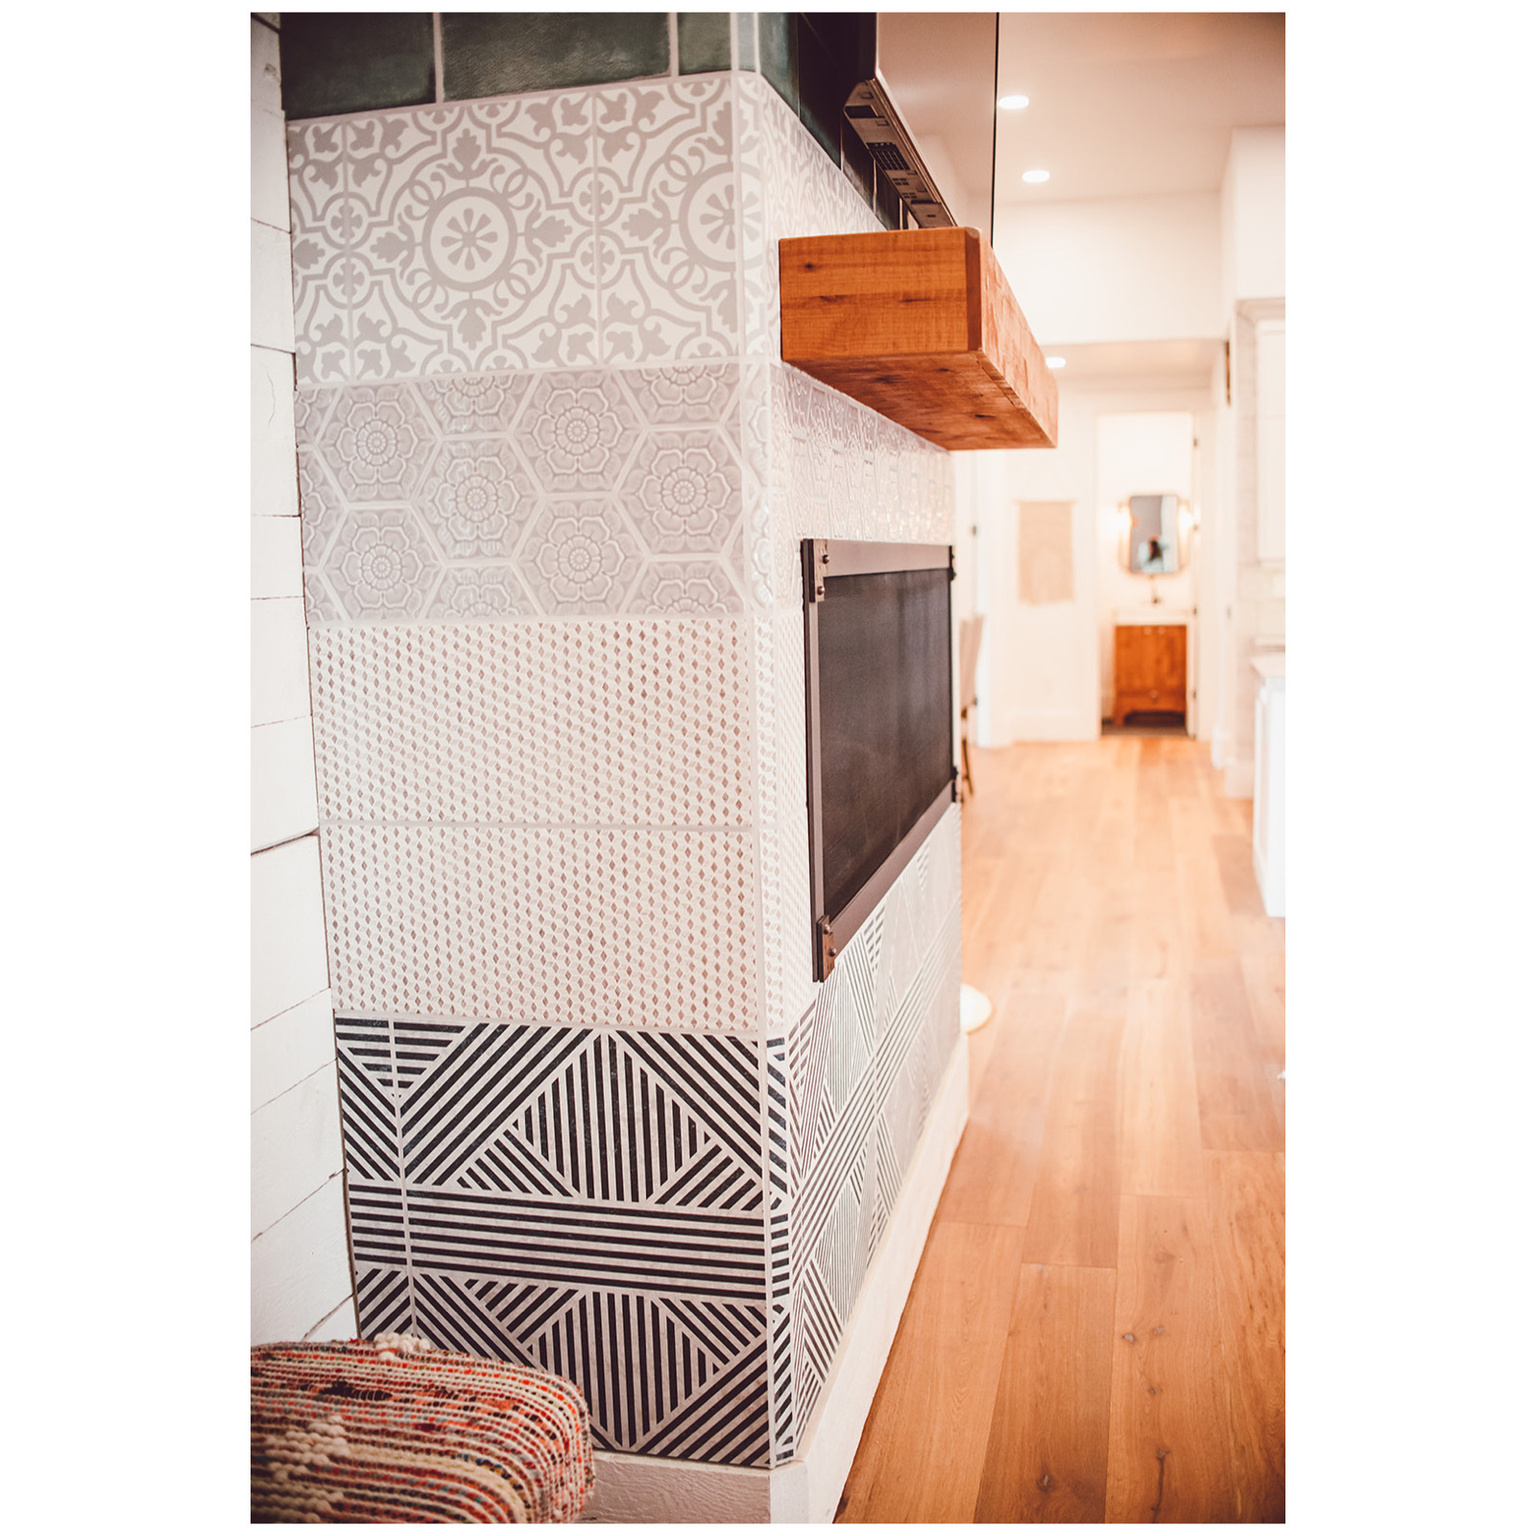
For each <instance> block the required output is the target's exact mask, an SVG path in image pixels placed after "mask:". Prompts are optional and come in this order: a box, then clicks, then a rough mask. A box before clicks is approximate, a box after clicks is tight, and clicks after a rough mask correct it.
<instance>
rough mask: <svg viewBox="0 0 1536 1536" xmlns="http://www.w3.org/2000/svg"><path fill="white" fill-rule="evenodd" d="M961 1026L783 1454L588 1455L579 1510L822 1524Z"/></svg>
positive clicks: (934, 1186) (879, 1341)
mask: <svg viewBox="0 0 1536 1536" xmlns="http://www.w3.org/2000/svg"><path fill="white" fill-rule="evenodd" d="M969 1062H970V1057H969V1053H968V1049H967V1046H966V1043H965V1036H964V1035H960V1036H957V1039H956V1044H955V1050H954V1054H953V1055H952V1056H951V1057H950V1061H949V1066H948V1067H947V1068H946V1069H945V1073H944V1079H943V1082H942V1083H941V1085H940V1087H939V1092H938V1096H937V1097H936V1098H935V1100H934V1105H933V1109H932V1111H931V1112H930V1113H929V1116H928V1124H927V1125H926V1126H924V1127H923V1134H922V1136H921V1137H920V1138H919V1139H918V1143H917V1150H916V1152H915V1154H914V1155H913V1158H912V1167H911V1170H910V1172H909V1173H908V1174H907V1179H906V1183H905V1184H903V1185H902V1189H901V1193H900V1195H898V1196H897V1198H896V1207H895V1209H894V1210H893V1211H892V1212H891V1220H890V1224H889V1225H888V1226H887V1227H886V1229H885V1235H884V1236H883V1237H882V1238H881V1239H880V1246H879V1247H878V1248H877V1249H876V1250H875V1254H874V1257H873V1258H872V1259H871V1260H870V1264H869V1269H868V1271H867V1272H866V1273H865V1276H864V1284H863V1286H862V1287H861V1288H860V1291H859V1297H858V1300H857V1301H856V1302H855V1303H854V1306H853V1313H852V1315H851V1316H850V1317H849V1319H848V1324H847V1326H846V1327H845V1328H844V1329H843V1337H842V1342H841V1343H840V1344H839V1345H838V1349H837V1353H836V1354H835V1355H834V1356H833V1358H832V1367H831V1370H830V1371H829V1372H828V1374H827V1382H826V1385H825V1387H823V1389H822V1393H821V1397H820V1399H819V1401H818V1402H817V1405H816V1411H815V1412H814V1413H813V1414H812V1415H811V1420H810V1423H809V1424H808V1425H807V1426H806V1429H805V1433H804V1434H803V1435H802V1436H801V1440H800V1455H799V1456H798V1457H797V1458H796V1459H795V1460H794V1461H792V1462H790V1463H788V1465H786V1466H782V1467H776V1468H775V1469H774V1470H773V1471H771V1472H768V1471H764V1470H763V1469H761V1468H752V1467H714V1466H709V1465H706V1464H705V1463H703V1462H696V1461H667V1460H663V1459H662V1458H660V1457H651V1456H620V1455H616V1454H611V1453H609V1452H607V1451H599V1452H597V1455H596V1458H595V1459H596V1462H597V1483H596V1486H595V1487H594V1488H593V1490H592V1497H591V1499H590V1500H589V1501H588V1504H587V1508H586V1510H585V1511H584V1512H583V1515H582V1519H583V1520H584V1521H588V1520H590V1521H594V1522H597V1523H601V1524H616V1523H623V1524H636V1525H655V1524H678V1525H696V1524H701V1523H702V1524H758V1523H762V1522H767V1521H773V1522H774V1523H776V1524H794V1525H805V1524H817V1525H825V1524H829V1523H830V1522H831V1520H832V1517H833V1516H834V1515H835V1514H836V1513H837V1504H838V1500H839V1499H840V1498H841V1497H842V1494H843V1485H844V1484H845V1483H846V1482H847V1481H848V1471H849V1468H850V1467H852V1465H853V1458H854V1454H855V1453H856V1452H857V1450H858V1448H859V1437H860V1436H861V1435H862V1434H863V1433H864V1421H865V1419H866V1418H868V1416H869V1405H870V1404H871V1403H872V1402H873V1401H874V1398H875V1389H876V1388H877V1387H878V1386H879V1385H880V1377H881V1374H882V1373H883V1372H884V1370H885V1362H886V1357H887V1356H888V1355H889V1354H890V1352H891V1344H892V1343H893V1342H894V1341H895V1338H896V1329H897V1326H898V1325H899V1324H900V1322H901V1314H902V1309H903V1308H904V1307H905V1306H906V1304H907V1295H908V1293H909V1292H910V1291H911V1289H912V1280H913V1277H914V1276H915V1275H916V1274H917V1266H918V1261H919V1260H920V1259H921V1258H922V1256H923V1248H924V1246H925V1245H926V1244H927V1241H928V1228H929V1226H930V1225H931V1224H932V1222H933V1213H934V1211H935V1210H937V1209H938V1204H939V1196H940V1195H941V1194H943V1192H944V1183H945V1180H946V1179H948V1177H949V1165H950V1163H951V1161H952V1160H953V1159H954V1155H955V1148H956V1147H958V1146H959V1145H960V1137H961V1134H962V1133H963V1132H964V1130H965V1122H966V1119H967V1117H968V1115H969V1112H970V1111H969V1101H970V1081H969Z"/></svg>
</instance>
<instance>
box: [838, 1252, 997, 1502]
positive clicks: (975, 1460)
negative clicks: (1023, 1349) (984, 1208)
mask: <svg viewBox="0 0 1536 1536" xmlns="http://www.w3.org/2000/svg"><path fill="white" fill-rule="evenodd" d="M1022 1241H1023V1233H1022V1231H1020V1229H1019V1228H1017V1227H984V1226H972V1225H969V1224H965V1223H958V1222H935V1223H934V1225H933V1228H932V1230H931V1232H930V1233H929V1236H928V1246H927V1247H926V1248H925V1249H924V1250H923V1258H922V1262H921V1263H920V1264H919V1266H918V1270H917V1277H916V1279H915V1280H914V1281H913V1282H912V1293H911V1295H910V1296H909V1297H908V1299H907V1306H906V1310H905V1311H904V1312H903V1313H902V1317H901V1325H900V1327H899V1328H898V1329H897V1331H896V1341H895V1343H894V1344H892V1346H891V1355H890V1359H889V1360H888V1361H887V1362H886V1367H885V1374H884V1375H883V1376H882V1377H881V1378H880V1386H879V1388H878V1390H877V1391H876V1393H875V1400H874V1403H873V1404H872V1405H871V1407H870V1410H869V1418H868V1419H867V1420H866V1421H865V1424H864V1435H863V1438H862V1440H861V1441H860V1443H859V1452H858V1454H857V1455H856V1456H855V1458H854V1463H853V1470H852V1472H851V1473H850V1474H849V1477H848V1483H847V1486H846V1488H845V1489H844V1491H843V1504H842V1506H841V1508H840V1509H839V1511H838V1515H837V1518H838V1520H839V1521H879V1522H895V1523H911V1522H923V1523H942V1524H954V1523H959V1522H965V1521H969V1520H970V1519H971V1516H972V1514H973V1513H974V1511H975V1508H976V1497H977V1493H978V1491H979V1489H980V1485H981V1469H982V1466H983V1464H984V1462H985V1460H986V1452H987V1432H986V1427H987V1425H989V1424H990V1422H991V1419H992V1408H993V1402H994V1399H995V1398H996V1395H997V1383H998V1376H999V1374H1000V1373H1001V1370H1002V1363H1003V1353H1004V1350H1003V1344H1004V1340H1005V1339H1006V1338H1007V1334H1008V1324H1009V1319H1010V1317H1011V1315H1012V1311H1013V1298H1014V1291H1015V1289H1016V1287H1017V1281H1018V1274H1019V1248H1020V1244H1021V1243H1022ZM914 1422H917V1423H921V1424H923V1425H924V1426H925V1430H926V1432H925V1433H923V1434H921V1435H918V1436H913V1435H912V1434H910V1433H909V1432H908V1430H909V1426H910V1425H912V1424H913V1423H914ZM866 1448H868V1450H869V1452H870V1454H868V1455H866V1454H865V1451H866Z"/></svg>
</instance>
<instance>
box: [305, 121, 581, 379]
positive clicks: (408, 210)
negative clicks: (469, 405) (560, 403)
mask: <svg viewBox="0 0 1536 1536" xmlns="http://www.w3.org/2000/svg"><path fill="white" fill-rule="evenodd" d="M592 118H593V102H592V99H591V93H590V92H577V93H563V94H558V95H552V96H542V97H537V98H506V99H501V100H497V101H484V102H468V103H454V104H452V105H441V106H434V107H421V108H415V109H410V110H406V111H399V112H381V113H368V114H362V115H358V116H356V117H349V118H343V119H321V120H316V121H312V122H306V123H295V124H290V126H289V130H288V142H289V187H290V198H291V202H292V207H293V214H294V219H293V225H294V228H293V254H294V264H295V270H294V286H295V308H296V312H297V320H298V327H297V348H298V369H299V377H300V379H301V380H306V381H314V382H324V381H328V380H335V381H337V382H352V381H357V380H364V379H387V378H401V377H411V376H416V375H421V374H425V373H441V372H450V371H462V372H466V373H470V372H480V371H485V370H488V369H494V368H519V367H523V368H525V367H534V366H540V365H542V366H546V367H549V366H558V365H559V364H561V363H572V362H582V361H585V362H589V363H590V362H595V361H596V360H597V331H596V324H595V320H596V315H595V304H594V296H593V294H592V291H591V290H592V276H593V265H594V252H593V236H594V230H593V224H592V211H593V180H592V139H591V125H592Z"/></svg>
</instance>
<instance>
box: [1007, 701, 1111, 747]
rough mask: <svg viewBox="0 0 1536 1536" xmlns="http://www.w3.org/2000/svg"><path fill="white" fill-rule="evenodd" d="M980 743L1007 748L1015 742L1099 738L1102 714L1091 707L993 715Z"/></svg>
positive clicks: (1029, 710)
mask: <svg viewBox="0 0 1536 1536" xmlns="http://www.w3.org/2000/svg"><path fill="white" fill-rule="evenodd" d="M992 725H993V728H992V730H991V731H989V732H988V734H987V736H986V737H985V739H983V740H982V741H981V742H980V743H979V745H981V746H984V747H1007V746H1012V744H1013V743H1014V742H1016V741H1097V740H1098V737H1099V716H1098V713H1097V712H1096V711H1095V710H1094V709H1092V708H1089V709H1020V710H1014V711H1011V712H1010V713H1009V714H1008V715H1006V716H1003V717H999V716H997V715H994V716H993V720H992Z"/></svg>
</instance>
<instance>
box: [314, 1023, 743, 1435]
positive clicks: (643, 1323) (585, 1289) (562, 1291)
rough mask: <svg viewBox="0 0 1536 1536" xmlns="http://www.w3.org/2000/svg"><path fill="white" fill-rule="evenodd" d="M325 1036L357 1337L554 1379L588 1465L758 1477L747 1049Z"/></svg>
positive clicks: (377, 1034) (386, 1033)
mask: <svg viewBox="0 0 1536 1536" xmlns="http://www.w3.org/2000/svg"><path fill="white" fill-rule="evenodd" d="M336 1033H337V1045H338V1060H339V1066H340V1077H341V1085H342V1117H343V1132H344V1142H345V1149H346V1160H347V1171H348V1185H349V1195H350V1207H351V1211H350V1215H351V1222H352V1240H353V1251H354V1256H355V1261H356V1265H357V1271H358V1299H359V1307H360V1311H361V1325H362V1327H363V1330H364V1332H365V1333H377V1332H382V1331H386V1330H389V1329H398V1328H407V1329H409V1330H410V1331H413V1332H416V1333H419V1334H421V1335H422V1336H423V1337H425V1338H427V1339H430V1340H431V1341H432V1342H433V1343H436V1344H439V1345H442V1346H446V1347H452V1348H461V1349H465V1350H468V1351H470V1352H472V1353H476V1354H482V1355H490V1356H494V1357H499V1358H503V1359H508V1360H513V1361H518V1362H520V1363H523V1364H527V1365H534V1366H539V1367H542V1368H544V1369H548V1370H553V1371H556V1372H558V1373H559V1374H561V1375H564V1376H568V1377H570V1378H571V1379H572V1380H574V1381H576V1382H577V1383H578V1384H579V1385H580V1386H581V1387H582V1389H583V1391H584V1392H585V1393H586V1396H587V1400H588V1403H589V1405H590V1407H591V1409H592V1414H593V1433H594V1437H595V1439H596V1441H597V1443H598V1444H599V1445H601V1446H602V1447H604V1448H605V1449H608V1450H619V1451H632V1452H638V1453H646V1454H652V1455H660V1456H671V1457H683V1458H691V1459H696V1460H704V1461H723V1462H731V1463H734V1464H737V1465H764V1464H766V1461H767V1457H768V1406H767V1391H766V1384H765V1381H764V1365H763V1362H764V1359H765V1355H766V1351H767V1311H766V1300H767V1292H766V1273H765V1265H766V1253H765V1233H764V1202H763V1191H762V1169H761V1160H760V1153H759V1150H758V1146H759V1139H758V1133H757V1124H758V1088H759V1085H758V1059H757V1052H756V1050H755V1048H754V1047H753V1045H752V1044H751V1043H749V1042H747V1041H743V1040H740V1039H737V1038H730V1037H688V1036H680V1035H666V1034H661V1033H646V1032H640V1031H619V1030H614V1031H604V1030H595V1029H585V1028H564V1027H558V1026H547V1025H546V1026H533V1025H513V1024H501V1023H489V1022H468V1023H442V1022H411V1021H404V1020H393V1021H391V1020H369V1019H338V1020H337V1023H336Z"/></svg>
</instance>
